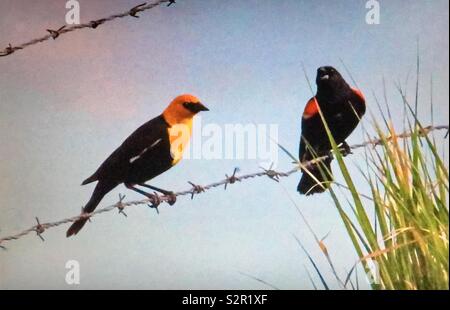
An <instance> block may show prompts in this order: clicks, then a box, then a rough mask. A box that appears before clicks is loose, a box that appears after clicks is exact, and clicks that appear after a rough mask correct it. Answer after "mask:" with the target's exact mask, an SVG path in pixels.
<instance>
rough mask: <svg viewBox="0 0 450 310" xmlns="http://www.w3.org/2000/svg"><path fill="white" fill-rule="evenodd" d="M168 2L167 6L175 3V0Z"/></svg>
mask: <svg viewBox="0 0 450 310" xmlns="http://www.w3.org/2000/svg"><path fill="white" fill-rule="evenodd" d="M168 2H169V3H168V4H167V7H169V6H171V5H172V4H175V3H176V2H175V0H169V1H168Z"/></svg>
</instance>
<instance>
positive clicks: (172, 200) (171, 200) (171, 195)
mask: <svg viewBox="0 0 450 310" xmlns="http://www.w3.org/2000/svg"><path fill="white" fill-rule="evenodd" d="M138 185H139V186H142V187H146V188H150V189H152V190H154V191H157V192H160V193H161V194H163V195H166V196H168V197H169V200H168V201H167V203H168V204H169V205H171V206H172V205H174V204H175V202H177V196H175V193H174V192H172V191H167V190H164V189H161V188H159V187H156V186H153V185H149V184H145V183H141V184H138Z"/></svg>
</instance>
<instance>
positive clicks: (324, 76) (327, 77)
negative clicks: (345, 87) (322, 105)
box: [320, 74, 330, 81]
mask: <svg viewBox="0 0 450 310" xmlns="http://www.w3.org/2000/svg"><path fill="white" fill-rule="evenodd" d="M329 78H330V76H329V75H328V74H325V75H323V76H321V77H320V80H321V81H326V80H328V79H329Z"/></svg>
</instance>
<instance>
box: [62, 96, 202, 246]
mask: <svg viewBox="0 0 450 310" xmlns="http://www.w3.org/2000/svg"><path fill="white" fill-rule="evenodd" d="M200 111H208V109H207V108H206V107H205V106H203V105H202V104H201V103H200V101H199V100H198V99H197V98H195V97H194V96H191V95H182V96H179V97H177V98H175V99H174V100H173V101H172V102H171V104H170V105H169V106H168V107H167V108H166V109H165V110H164V112H163V113H162V114H161V115H159V116H157V117H155V118H153V119H152V120H150V121H148V122H147V123H145V124H143V125H142V126H140V127H139V128H138V129H136V130H135V131H134V132H133V133H132V134H131V135H130V136H129V137H128V138H127V139H125V141H124V142H123V143H122V144H121V145H120V146H119V147H118V148H117V149H116V150H115V151H114V152H113V153H112V154H111V155H110V156H109V157H108V158H107V159H106V160H105V161H104V162H103V163H102V164H101V165H100V167H99V168H98V169H97V171H96V172H95V173H94V174H93V175H92V176H90V177H89V178H87V179H86V180H84V181H83V183H82V185H86V184H89V183H92V182H95V181H97V182H98V183H97V185H96V186H95V189H94V192H93V193H92V196H91V198H90V199H89V201H88V203H87V204H86V205H85V206H84V208H83V213H91V212H93V211H94V210H95V208H96V207H97V205H98V204H99V203H100V201H101V200H102V199H103V197H104V196H105V195H106V194H107V193H108V192H110V191H111V190H112V189H114V188H115V187H116V186H117V185H119V184H122V183H123V184H125V186H126V187H127V188H130V189H132V190H134V191H136V192H139V193H141V194H144V195H146V196H150V195H151V194H148V193H146V192H144V191H142V190H139V189H137V188H135V185H139V186H145V187H150V188H152V189H154V190H157V191H161V192H164V193H168V192H167V191H164V190H161V189H158V188H156V187H153V186H150V185H147V184H145V182H147V181H149V180H151V179H153V178H154V177H156V176H158V175H160V174H162V173H164V172H165V171H167V170H168V169H170V168H171V167H173V166H174V165H175V164H176V163H178V161H179V160H180V159H181V156H182V152H183V149H184V147H185V146H186V145H187V143H188V142H189V138H190V135H191V131H192V122H193V117H194V115H196V114H197V113H198V112H200ZM174 128H178V129H177V130H174ZM183 129H185V130H183ZM85 223H86V219H80V220H77V221H75V222H74V223H73V224H72V226H71V227H70V228H69V230H68V231H67V237H69V236H71V235H74V234H77V233H78V232H79V231H80V230H81V228H83V226H84V224H85Z"/></svg>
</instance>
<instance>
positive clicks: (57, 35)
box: [47, 25, 66, 40]
mask: <svg viewBox="0 0 450 310" xmlns="http://www.w3.org/2000/svg"><path fill="white" fill-rule="evenodd" d="M64 28H66V26H65V25H64V26H62V27H60V28H59V29H58V30H52V29H47V32H48V33H50V35H51V36H52V38H53V40H56V38H57V37H59V35H60V34H61V30H63V29H64Z"/></svg>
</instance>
